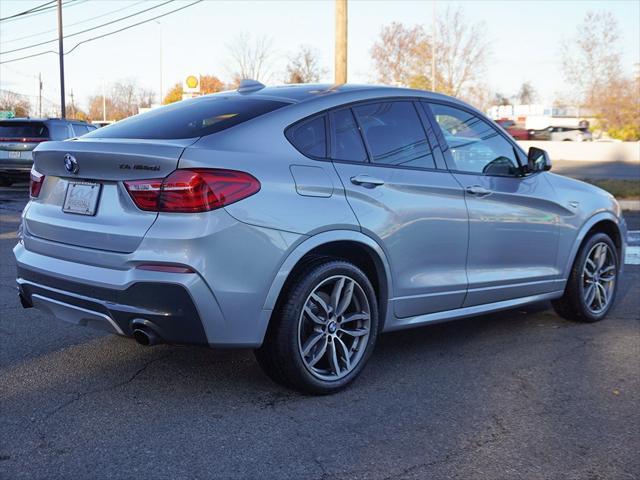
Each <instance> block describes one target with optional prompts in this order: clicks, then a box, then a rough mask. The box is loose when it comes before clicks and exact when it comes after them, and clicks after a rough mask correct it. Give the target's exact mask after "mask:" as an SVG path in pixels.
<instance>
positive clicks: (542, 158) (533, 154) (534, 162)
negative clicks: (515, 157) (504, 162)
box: [527, 147, 551, 173]
mask: <svg viewBox="0 0 640 480" xmlns="http://www.w3.org/2000/svg"><path fill="white" fill-rule="evenodd" d="M527 170H528V172H529V173H534V172H544V171H547V170H551V159H550V158H549V154H548V153H547V152H546V150H542V149H541V148H537V147H530V148H529V153H528V155H527Z"/></svg>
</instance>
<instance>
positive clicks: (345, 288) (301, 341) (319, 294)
mask: <svg viewBox="0 0 640 480" xmlns="http://www.w3.org/2000/svg"><path fill="white" fill-rule="evenodd" d="M370 331H371V309H370V307H369V301H368V300H367V296H366V294H365V293H364V290H363V289H362V287H361V286H360V285H359V284H358V282H356V281H355V280H354V279H353V278H350V277H348V276H345V275H336V276H332V277H329V278H327V279H325V280H323V281H322V282H320V283H319V284H318V285H317V286H316V287H315V288H314V289H313V291H312V292H311V294H310V295H309V296H308V297H307V299H306V301H305V303H304V307H303V309H302V313H301V314H300V318H299V323H298V349H299V352H300V356H301V358H302V361H303V363H304V365H305V367H306V368H307V370H309V372H311V374H312V375H314V376H315V377H317V378H319V379H321V380H325V381H327V380H328V381H332V380H338V379H340V378H343V377H345V376H346V375H348V374H349V373H350V372H352V371H353V370H354V369H355V368H356V366H357V365H358V364H359V363H360V360H362V357H363V355H364V353H365V350H366V348H367V343H368V340H369V335H370Z"/></svg>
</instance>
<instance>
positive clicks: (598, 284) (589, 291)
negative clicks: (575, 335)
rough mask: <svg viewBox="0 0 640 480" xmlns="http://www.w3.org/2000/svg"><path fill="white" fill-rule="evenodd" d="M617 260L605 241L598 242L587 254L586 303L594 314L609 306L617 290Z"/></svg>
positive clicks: (584, 270) (583, 274)
mask: <svg viewBox="0 0 640 480" xmlns="http://www.w3.org/2000/svg"><path fill="white" fill-rule="evenodd" d="M617 269H618V267H617V262H616V258H615V252H613V251H612V250H611V249H610V248H609V246H608V245H607V244H606V243H605V242H599V243H596V244H595V245H594V246H593V247H591V250H589V253H588V255H587V259H586V261H585V264H584V269H583V272H582V290H583V298H584V304H585V306H586V307H587V309H588V310H589V311H590V312H591V313H592V314H593V315H599V314H600V313H602V312H603V311H605V310H606V309H607V308H608V307H609V302H610V301H611V298H612V297H613V292H614V291H615V287H616V285H615V282H616V272H617Z"/></svg>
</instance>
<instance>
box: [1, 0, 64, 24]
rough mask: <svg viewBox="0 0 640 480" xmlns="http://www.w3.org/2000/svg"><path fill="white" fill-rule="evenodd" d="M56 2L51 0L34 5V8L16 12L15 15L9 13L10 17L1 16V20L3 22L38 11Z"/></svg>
mask: <svg viewBox="0 0 640 480" xmlns="http://www.w3.org/2000/svg"><path fill="white" fill-rule="evenodd" d="M55 2H56V0H51V1H50V2H45V3H43V4H41V5H38V6H37V7H33V8H30V9H29V10H25V11H24V12H19V13H15V14H13V15H9V16H8V17H4V18H0V22H3V21H5V20H9V19H11V18H17V17H21V16H23V15H27V14H28V13H33V12H36V11H38V10H40V9H42V7H46V6H47V5H51V4H52V3H55Z"/></svg>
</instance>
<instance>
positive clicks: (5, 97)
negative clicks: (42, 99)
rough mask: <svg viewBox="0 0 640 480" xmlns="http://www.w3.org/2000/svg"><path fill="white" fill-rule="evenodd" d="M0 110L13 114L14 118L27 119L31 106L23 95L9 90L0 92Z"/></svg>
mask: <svg viewBox="0 0 640 480" xmlns="http://www.w3.org/2000/svg"><path fill="white" fill-rule="evenodd" d="M0 110H7V111H9V112H13V113H14V115H15V116H16V117H28V116H29V111H30V110H31V104H30V103H29V100H27V98H26V97H24V96H23V95H19V94H17V93H14V92H11V91H9V90H0Z"/></svg>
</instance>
